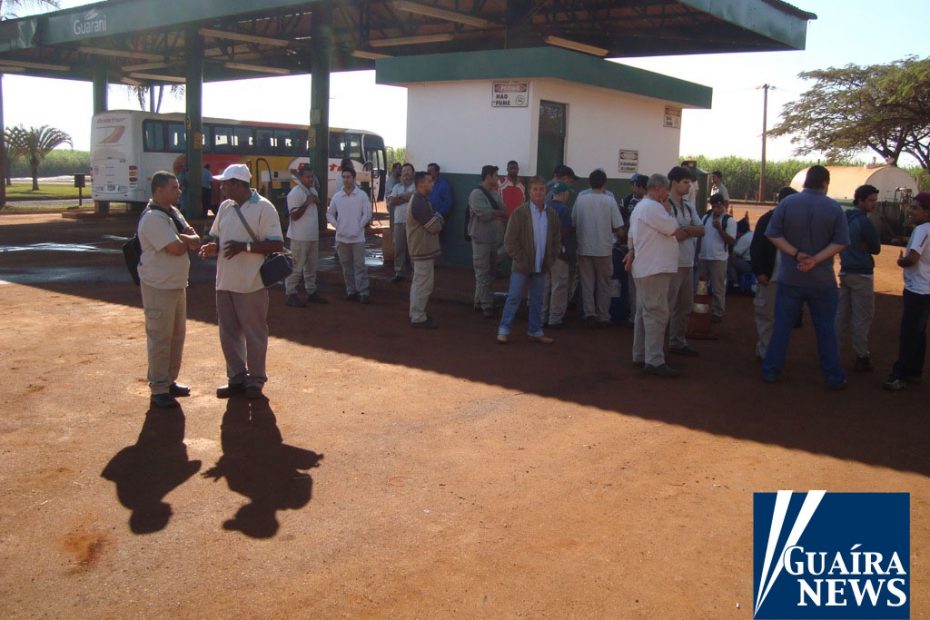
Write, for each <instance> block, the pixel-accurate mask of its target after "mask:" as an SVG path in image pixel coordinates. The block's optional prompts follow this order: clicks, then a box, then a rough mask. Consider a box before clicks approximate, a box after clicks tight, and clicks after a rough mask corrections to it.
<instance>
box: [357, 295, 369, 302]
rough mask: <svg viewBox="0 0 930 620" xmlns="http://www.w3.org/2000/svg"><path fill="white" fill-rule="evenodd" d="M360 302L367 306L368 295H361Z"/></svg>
mask: <svg viewBox="0 0 930 620" xmlns="http://www.w3.org/2000/svg"><path fill="white" fill-rule="evenodd" d="M358 302H359V303H361V304H367V303H368V302H369V299H368V295H359V296H358Z"/></svg>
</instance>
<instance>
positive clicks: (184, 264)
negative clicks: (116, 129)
mask: <svg viewBox="0 0 930 620" xmlns="http://www.w3.org/2000/svg"><path fill="white" fill-rule="evenodd" d="M180 196H181V189H180V188H179V187H178V179H177V177H175V176H174V175H173V174H171V173H170V172H156V173H155V174H154V175H152V200H151V202H149V204H148V207H147V208H146V209H145V211H143V212H142V217H141V218H139V229H138V231H137V235H138V238H139V244H140V245H141V246H142V257H141V259H140V261H139V281H140V288H141V290H142V309H143V310H144V311H145V336H146V345H147V350H148V361H149V368H148V381H149V387H150V388H151V390H152V398H151V404H152V405H153V406H155V407H165V408H167V407H177V406H178V401H177V400H175V397H176V396H189V395H190V388H189V387H187V386H186V385H181V384H180V383H177V379H178V373H179V372H180V371H181V355H182V354H183V352H184V335H185V330H186V324H187V276H188V273H189V272H190V265H191V261H190V258H189V257H188V255H187V252H188V250H196V249H197V248H199V247H200V237H198V236H197V233H195V232H194V229H193V228H191V226H190V225H189V224H188V223H187V221H186V220H185V219H184V216H183V215H181V212H180V211H179V210H178V209H177V208H175V207H174V206H173V205H174V204H175V203H177V202H178V198H180Z"/></svg>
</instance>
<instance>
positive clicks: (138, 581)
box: [0, 211, 930, 619]
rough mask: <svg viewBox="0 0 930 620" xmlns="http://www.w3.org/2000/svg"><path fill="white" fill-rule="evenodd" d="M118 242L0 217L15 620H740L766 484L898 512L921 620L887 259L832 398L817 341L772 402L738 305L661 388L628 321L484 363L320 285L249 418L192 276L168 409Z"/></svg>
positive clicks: (798, 335) (915, 444) (917, 443)
mask: <svg viewBox="0 0 930 620" xmlns="http://www.w3.org/2000/svg"><path fill="white" fill-rule="evenodd" d="M738 215H741V211H740V213H739V214H738ZM132 228H133V222H132V221H131V220H130V219H129V218H125V217H124V218H111V219H106V220H102V221H98V220H83V221H69V220H63V219H61V218H59V217H55V216H0V322H2V326H3V327H2V331H0V374H2V376H3V378H4V380H3V386H4V388H3V398H2V399H0V403H2V404H0V565H2V567H3V568H2V571H0V614H2V616H3V617H81V618H117V617H146V618H155V617H168V616H171V617H178V618H231V617H275V618H314V619H315V618H387V617H390V618H451V617H455V618H663V619H664V618H683V619H685V618H751V616H752V592H753V584H752V551H753V550H752V519H753V516H752V498H753V496H752V494H753V492H758V491H775V490H777V489H794V490H798V491H805V490H808V489H827V490H830V491H898V492H909V493H911V569H912V575H913V576H912V583H911V593H912V617H913V618H928V617H930V597H927V596H926V594H927V593H928V592H930V573H928V568H927V557H928V556H927V550H928V545H930V503H928V499H930V481H928V476H930V452H928V449H927V442H928V438H930V407H928V406H927V396H928V394H930V385H924V386H923V387H916V388H914V389H909V390H908V391H906V392H903V393H899V394H890V393H887V392H884V391H882V389H881V382H882V380H883V378H884V376H885V374H886V373H887V371H888V369H889V366H890V364H891V363H892V361H893V358H894V356H895V354H896V350H897V345H896V340H897V323H898V319H899V316H900V297H899V296H900V289H901V275H900V270H898V269H897V268H896V267H895V266H894V258H895V257H896V256H897V252H898V249H897V248H891V247H886V248H885V249H884V251H883V253H882V255H881V256H880V257H879V263H880V268H879V273H878V277H877V289H878V300H877V314H876V321H875V324H874V326H873V331H872V344H873V347H874V349H873V356H874V359H875V362H876V364H877V369H876V371H875V372H872V373H867V374H852V373H851V374H850V384H849V388H848V389H847V390H846V391H844V392H839V393H837V392H830V391H827V390H826V389H824V387H823V386H822V384H821V379H820V374H819V370H818V367H817V363H816V358H815V353H814V338H813V331H812V329H811V327H810V322H809V321H807V322H806V324H805V326H804V328H802V329H800V330H798V331H796V332H795V333H794V335H793V338H792V342H791V349H790V351H789V362H788V367H787V369H786V371H785V373H784V375H783V377H782V380H781V381H780V382H779V383H778V384H776V385H767V384H764V383H762V382H761V381H760V380H759V377H758V375H759V367H758V365H757V363H756V362H755V361H754V357H753V342H754V340H755V334H754V329H753V324H752V318H751V315H752V305H751V299H750V298H748V297H731V298H730V299H729V309H728V315H727V317H726V319H725V322H724V323H723V324H722V326H720V329H719V330H718V333H719V339H718V340H714V341H701V342H696V343H695V346H696V347H697V348H699V349H700V351H701V356H700V357H699V358H696V359H686V360H677V359H676V360H674V361H675V362H676V363H677V364H678V366H680V367H681V369H682V370H683V372H684V377H682V378H680V379H677V380H662V379H655V378H651V377H645V376H643V375H642V374H641V372H640V371H638V370H636V369H634V368H633V367H632V366H631V364H630V353H629V351H630V344H631V339H632V333H631V331H630V330H628V329H625V328H616V329H611V330H604V331H589V330H586V329H583V328H582V327H580V326H579V324H578V323H577V322H575V323H573V324H571V325H570V327H569V328H568V329H565V330H563V331H561V332H557V333H552V335H553V336H555V338H556V343H555V344H554V345H552V346H549V347H546V346H542V345H536V344H531V343H529V342H527V341H526V340H524V339H523V338H522V337H519V336H518V337H516V338H515V341H514V342H513V343H512V344H510V345H508V346H506V347H502V346H499V345H496V344H495V342H494V334H495V324H494V322H493V321H488V320H485V319H482V318H481V316H480V314H476V313H474V312H472V310H471V308H470V306H469V304H466V303H455V302H450V301H433V302H432V303H431V306H430V312H431V314H432V315H433V316H434V317H435V319H436V320H437V322H438V323H439V324H440V326H441V328H440V329H439V330H436V331H432V332H430V331H422V330H412V329H410V327H409V326H408V324H407V318H406V294H405V291H406V289H405V288H400V287H396V286H392V285H390V284H387V283H385V282H384V281H383V280H379V281H377V282H376V286H375V288H374V290H373V296H372V297H373V303H372V304H371V305H370V306H361V305H359V304H353V303H348V302H343V301H342V299H341V297H342V296H341V294H340V287H339V286H338V284H337V280H336V279H335V277H333V276H334V275H335V274H330V275H328V276H327V277H325V278H324V286H323V293H324V294H325V295H326V296H327V297H328V298H329V299H330V300H331V303H330V304H329V305H325V306H312V307H310V308H307V309H294V308H288V307H285V306H284V303H283V302H284V299H283V297H284V296H283V293H281V291H280V289H279V290H278V291H276V292H275V294H274V295H273V296H272V303H271V310H270V313H269V321H270V325H271V333H272V339H271V343H270V348H269V360H268V369H269V375H270V381H269V383H268V385H267V387H266V393H267V395H268V397H269V400H268V401H267V402H264V401H260V402H255V403H250V402H246V401H245V400H241V399H233V400H230V401H228V402H227V401H220V400H217V399H216V398H215V396H214V390H215V388H216V386H217V385H219V384H222V383H225V377H224V365H223V357H222V355H221V353H220V348H219V342H218V337H217V329H216V324H215V311H214V301H213V288H212V284H211V275H210V273H211V272H210V267H209V266H208V265H204V264H201V263H200V261H198V260H196V259H195V260H194V263H195V264H194V269H193V275H192V285H191V287H190V290H189V297H188V300H189V320H188V329H187V343H186V348H185V359H184V366H183V369H182V377H181V378H182V380H183V381H185V382H187V383H190V384H191V385H192V387H193V391H194V394H193V396H191V397H190V398H187V399H183V401H182V404H183V409H182V410H179V411H175V412H170V411H169V412H165V411H149V408H148V389H147V386H146V383H145V370H146V367H145V337H144V333H143V317H142V312H141V309H140V298H139V294H138V290H137V289H136V288H135V287H134V286H132V284H131V283H129V281H128V276H126V274H125V272H124V268H123V266H122V264H121V261H122V257H121V256H120V255H119V254H118V253H115V251H116V250H117V249H118V247H119V245H120V243H119V237H125V236H126V235H127V234H128V233H129V231H130V230H131V229H132ZM199 229H200V228H198V230H199ZM36 243H61V244H77V245H78V246H80V245H82V244H83V245H84V246H85V247H84V248H83V249H84V250H85V251H75V247H73V245H72V246H66V247H60V246H40V247H36V246H31V247H26V246H30V244H36ZM24 247H25V249H23V248H24ZM56 248H57V249H56ZM77 249H81V248H80V247H78V248H77ZM62 250H68V251H62ZM437 283H438V284H440V285H442V286H445V287H450V286H460V287H465V288H467V287H469V286H470V285H471V284H470V283H471V280H470V276H469V275H468V274H467V273H464V274H463V273H461V272H456V271H454V270H450V269H440V270H439V272H438V274H437ZM456 283H458V284H456ZM515 333H517V334H521V333H522V329H521V324H518V325H517V330H516V332H515ZM843 356H844V360H847V361H850V362H851V360H852V354H851V352H850V351H849V350H848V345H847V348H844V353H843Z"/></svg>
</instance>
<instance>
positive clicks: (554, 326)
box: [546, 323, 565, 330]
mask: <svg viewBox="0 0 930 620" xmlns="http://www.w3.org/2000/svg"><path fill="white" fill-rule="evenodd" d="M563 327H565V324H564V323H549V324H548V325H546V329H556V330H558V329H562V328H563Z"/></svg>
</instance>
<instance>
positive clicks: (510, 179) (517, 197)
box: [497, 160, 526, 217]
mask: <svg viewBox="0 0 930 620" xmlns="http://www.w3.org/2000/svg"><path fill="white" fill-rule="evenodd" d="M498 183H499V186H498V188H497V191H498V192H500V195H501V200H503V202H504V208H505V209H506V210H507V216H508V217H509V216H510V214H512V213H513V212H514V211H515V210H516V208H517V207H519V206H520V205H522V204H523V203H524V202H526V185H525V184H524V183H523V180H522V179H521V178H520V164H518V163H517V162H515V161H513V160H510V161H508V162H507V176H505V177H501V178H500V180H499V181H498Z"/></svg>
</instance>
